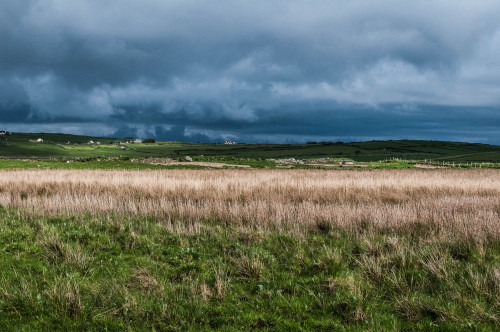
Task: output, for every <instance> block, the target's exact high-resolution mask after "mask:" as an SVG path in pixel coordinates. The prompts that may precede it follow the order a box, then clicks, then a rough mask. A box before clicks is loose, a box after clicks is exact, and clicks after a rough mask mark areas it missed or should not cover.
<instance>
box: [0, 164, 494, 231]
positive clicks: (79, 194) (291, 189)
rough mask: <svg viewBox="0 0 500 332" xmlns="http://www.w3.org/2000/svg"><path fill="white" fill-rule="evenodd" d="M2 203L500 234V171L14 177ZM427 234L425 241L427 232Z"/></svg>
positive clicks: (44, 211)
mask: <svg viewBox="0 0 500 332" xmlns="http://www.w3.org/2000/svg"><path fill="white" fill-rule="evenodd" d="M0 204H1V205H3V206H4V207H9V208H20V209H21V210H22V211H24V212H27V213H31V214H36V215H54V216H55V215H73V216H79V215H84V214H91V215H93V216H98V215H103V214H106V213H115V214H118V215H124V216H130V215H133V216H136V215H137V216H151V217H155V218H158V220H160V221H161V222H162V223H164V224H165V226H166V227H170V228H172V230H174V231H179V232H199V231H200V222H201V221H202V220H217V221H220V222H221V223H228V224H234V225H240V226H245V227H251V228H258V229H262V230H266V229H268V228H273V229H278V230H279V229H288V230H290V229H291V230H292V231H294V232H297V234H300V233H302V232H303V231H304V230H308V229H311V227H316V228H317V229H318V230H319V231H324V232H328V231H329V229H331V228H332V227H343V228H348V229H356V230H359V229H367V228H370V227H376V228H385V227H387V228H391V229H402V230H405V231H409V230H410V232H411V230H412V229H415V231H418V232H419V234H426V232H427V233H428V232H439V233H442V234H448V235H451V236H454V235H459V236H472V237H479V238H481V237H485V236H486V237H493V238H498V237H499V235H500V171H499V170H363V171H324V170H197V171H195V170H161V171H92V170H53V171H43V170H9V171H1V172H0ZM422 230H424V232H422Z"/></svg>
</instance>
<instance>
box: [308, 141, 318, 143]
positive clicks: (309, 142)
mask: <svg viewBox="0 0 500 332" xmlns="http://www.w3.org/2000/svg"><path fill="white" fill-rule="evenodd" d="M306 144H318V142H312V141H311V142H306Z"/></svg>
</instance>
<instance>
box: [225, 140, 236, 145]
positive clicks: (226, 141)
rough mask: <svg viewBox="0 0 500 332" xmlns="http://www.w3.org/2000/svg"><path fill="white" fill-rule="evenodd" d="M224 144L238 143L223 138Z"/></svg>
mask: <svg viewBox="0 0 500 332" xmlns="http://www.w3.org/2000/svg"><path fill="white" fill-rule="evenodd" d="M224 144H238V143H236V142H233V141H230V140H225V141H224Z"/></svg>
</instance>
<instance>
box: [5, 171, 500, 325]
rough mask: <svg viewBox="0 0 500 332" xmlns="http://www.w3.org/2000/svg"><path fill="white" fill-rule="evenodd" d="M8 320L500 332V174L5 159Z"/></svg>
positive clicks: (17, 322) (20, 322) (11, 322)
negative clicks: (25, 164) (101, 166)
mask: <svg viewBox="0 0 500 332" xmlns="http://www.w3.org/2000/svg"><path fill="white" fill-rule="evenodd" d="M0 205H1V206H2V208H1V209H0V250H1V255H0V329H1V330H13V329H14V330H16V329H26V330H32V329H46V330H48V329H54V328H58V329H60V330H68V329H70V330H71V329H74V330H78V329H95V330H103V329H108V330H124V329H131V330H142V329H147V330H151V329H155V330H171V331H176V330H213V329H219V330H227V331H233V330H250V329H262V330H439V331H441V330H457V329H460V330H491V331H494V330H498V329H499V327H500V170H498V169H469V170H457V169H432V170H422V169H420V170H411V169H404V170H403V169H401V170H342V171H340V170H251V169H234V170H228V169H221V170H142V171H130V170H114V171H113V170H107V171H106V170H41V169H35V170H3V171H0Z"/></svg>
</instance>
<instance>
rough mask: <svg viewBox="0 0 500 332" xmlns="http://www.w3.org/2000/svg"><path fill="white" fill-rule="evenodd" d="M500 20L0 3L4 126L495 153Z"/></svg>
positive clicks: (322, 9)
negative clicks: (475, 145)
mask: <svg viewBox="0 0 500 332" xmlns="http://www.w3.org/2000/svg"><path fill="white" fill-rule="evenodd" d="M499 16H500V4H498V2H496V1H482V2H481V3H479V4H478V3H472V2H466V1H458V2H457V1H445V0H442V1H433V2H415V3H408V2H406V3H404V4H402V3H401V2H400V1H395V0H384V1H377V2H368V1H349V2H345V3H341V2H335V3H328V2H324V1H284V0H283V1H252V2H248V1H217V2H214V1H201V0H198V1H194V0H183V1H180V0H179V1H160V0H147V1H132V0H120V1H118V0H111V1H106V2H102V1H97V0H90V1H64V0H31V1H28V0H23V1H19V0H18V1H3V2H2V3H1V4H0V32H1V33H0V45H2V49H1V51H0V124H1V125H2V126H5V127H9V128H11V129H10V130H23V131H38V130H40V129H43V130H44V131H51V130H53V131H68V132H74V133H85V134H99V135H116V136H119V137H121V136H141V137H149V136H153V137H156V138H158V139H168V140H178V141H204V142H208V141H217V140H222V139H224V138H231V139H235V140H239V141H240V140H244V141H252V142H255V141H280V142H291V141H304V140H307V139H311V138H314V139H318V140H323V139H324V140H329V139H339V140H342V139H345V140H356V139H382V138H384V139H390V138H394V139H396V138H422V139H425V138H430V139H453V140H474V141H482V142H489V143H497V144H500V138H499V137H498V131H499V128H498V126H499V125H498V124H499V123H500V118H499V113H500V62H499V61H498V58H499V56H500V23H499V22H498V17H499ZM51 128H54V129H51Z"/></svg>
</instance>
